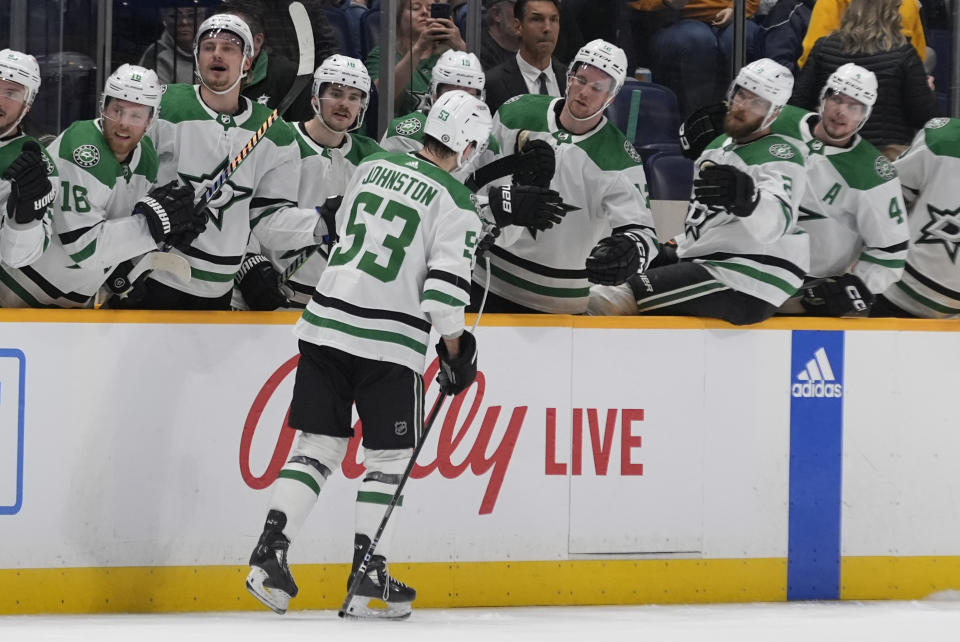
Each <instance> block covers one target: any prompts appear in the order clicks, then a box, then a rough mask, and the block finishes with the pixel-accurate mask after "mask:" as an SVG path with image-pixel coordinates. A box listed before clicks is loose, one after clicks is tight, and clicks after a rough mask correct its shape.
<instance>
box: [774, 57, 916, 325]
mask: <svg viewBox="0 0 960 642" xmlns="http://www.w3.org/2000/svg"><path fill="white" fill-rule="evenodd" d="M876 98H877V78H876V76H875V75H874V74H873V72H871V71H869V70H867V69H864V68H863V67H860V66H858V65H855V64H853V63H847V64H845V65H842V66H841V67H839V68H838V69H837V70H836V71H835V72H834V73H833V74H832V75H831V76H830V77H829V78H828V79H827V82H826V84H825V85H824V87H823V90H822V91H821V94H820V112H819V114H816V113H810V112H806V111H804V110H802V109H798V108H796V107H791V106H787V107H785V108H784V110H783V112H782V113H781V114H780V116H779V117H778V118H777V120H776V121H775V122H774V123H773V125H772V126H771V131H773V133H775V134H780V135H781V136H784V137H786V138H788V139H789V140H790V142H792V143H793V144H794V145H795V146H796V147H797V148H798V149H799V150H801V151H802V152H803V153H804V155H805V157H806V173H807V189H806V190H805V191H804V193H803V199H802V200H801V202H800V226H801V227H802V228H803V229H804V230H805V231H806V232H807V234H808V235H809V236H810V270H809V276H810V277H813V278H814V279H816V281H814V283H815V284H814V285H811V286H810V287H805V288H804V289H803V290H802V294H803V297H802V299H801V300H800V302H801V304H802V306H803V309H805V310H806V312H808V313H809V314H816V315H820V316H848V315H865V314H866V313H867V311H868V310H869V309H870V306H871V305H873V301H874V299H875V297H876V295H877V294H880V293H881V292H884V291H885V290H886V289H887V288H888V287H889V286H890V285H891V284H892V283H894V282H895V281H898V280H899V279H900V276H901V274H902V273H903V265H904V259H905V257H906V255H907V235H908V234H907V223H906V208H905V206H904V203H903V197H902V196H901V189H900V181H899V180H898V179H897V173H896V170H894V168H893V165H891V164H890V161H888V160H887V158H886V156H884V155H882V154H881V153H880V151H879V150H877V148H876V147H874V146H873V145H871V144H870V143H868V142H867V141H866V140H864V139H862V138H860V136H858V135H857V132H858V131H859V130H860V128H861V127H863V125H864V123H866V122H867V119H868V118H869V117H870V111H871V109H872V107H873V104H874V101H876Z"/></svg>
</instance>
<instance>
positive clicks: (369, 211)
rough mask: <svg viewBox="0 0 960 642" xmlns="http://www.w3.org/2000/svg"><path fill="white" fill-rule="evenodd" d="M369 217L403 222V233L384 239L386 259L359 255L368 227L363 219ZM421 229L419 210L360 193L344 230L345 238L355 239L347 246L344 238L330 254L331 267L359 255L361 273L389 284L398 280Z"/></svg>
mask: <svg viewBox="0 0 960 642" xmlns="http://www.w3.org/2000/svg"><path fill="white" fill-rule="evenodd" d="M361 214H362V215H363V216H361ZM366 217H372V218H376V217H380V218H381V219H383V220H384V221H388V222H389V221H394V220H396V219H401V220H402V221H403V229H401V230H400V233H399V234H397V235H391V236H387V237H385V238H384V239H383V249H384V250H386V251H387V254H388V255H387V256H384V255H380V254H376V253H374V252H371V251H369V250H366V251H364V252H363V254H360V250H362V249H363V241H364V239H365V238H366V236H367V226H366V224H364V222H363V220H361V219H363V218H366ZM418 227H420V214H419V213H418V212H417V210H415V209H413V208H412V207H407V206H406V205H403V204H402V203H398V202H396V201H391V200H385V199H384V198H383V197H382V196H377V195H376V194H373V193H371V192H360V193H359V194H358V195H357V197H356V198H355V199H354V200H353V206H352V207H351V208H350V218H349V219H348V220H347V226H346V228H345V229H344V236H349V237H352V240H351V242H350V246H349V247H347V246H346V242H345V239H343V238H341V239H340V242H339V243H338V244H337V247H336V248H334V250H333V254H331V255H330V261H329V263H328V265H331V266H332V265H347V264H348V263H350V262H352V261H353V260H354V259H356V258H357V255H358V254H359V255H360V260H359V262H358V263H357V269H358V270H362V271H364V272H366V273H367V274H369V275H370V276H372V277H374V278H376V279H379V280H380V281H383V282H384V283H389V282H391V281H393V280H394V279H396V278H397V274H399V272H400V266H401V265H403V259H404V257H405V256H406V254H407V248H408V247H409V246H410V243H411V242H413V237H414V236H415V235H416V233H417V228H418ZM384 259H385V260H384Z"/></svg>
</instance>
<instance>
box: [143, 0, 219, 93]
mask: <svg viewBox="0 0 960 642" xmlns="http://www.w3.org/2000/svg"><path fill="white" fill-rule="evenodd" d="M160 15H161V16H162V18H163V34H161V36H160V40H158V41H157V42H155V43H153V44H152V45H150V46H149V47H147V50H146V51H144V52H143V55H142V56H140V62H139V64H140V66H142V67H146V68H147V69H155V70H156V72H157V78H158V79H159V80H160V84H162V85H166V84H169V83H185V84H188V85H192V84H193V80H194V78H193V69H194V67H193V36H194V34H195V33H196V32H197V25H199V24H200V23H201V22H203V21H204V20H205V19H206V17H207V10H206V8H205V7H177V8H172V7H171V8H163V9H161V10H160Z"/></svg>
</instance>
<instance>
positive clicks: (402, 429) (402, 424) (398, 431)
mask: <svg viewBox="0 0 960 642" xmlns="http://www.w3.org/2000/svg"><path fill="white" fill-rule="evenodd" d="M393 434H395V435H396V436H397V437H403V436H404V435H405V434H407V422H406V421H395V422H393Z"/></svg>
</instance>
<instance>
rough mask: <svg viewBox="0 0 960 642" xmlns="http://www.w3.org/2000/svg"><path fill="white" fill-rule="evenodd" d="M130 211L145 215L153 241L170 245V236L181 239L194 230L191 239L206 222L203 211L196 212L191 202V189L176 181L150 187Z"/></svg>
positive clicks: (180, 240)
mask: <svg viewBox="0 0 960 642" xmlns="http://www.w3.org/2000/svg"><path fill="white" fill-rule="evenodd" d="M133 213H134V214H141V215H143V216H144V217H145V218H146V219H147V227H148V228H149V229H150V236H152V237H153V240H154V241H156V242H157V243H168V244H170V245H173V243H172V242H171V238H172V239H174V240H176V241H178V242H182V239H183V238H184V237H185V236H188V235H189V234H190V233H193V232H196V233H195V234H193V236H192V237H191V238H190V240H191V241H192V240H193V239H194V238H196V237H197V234H199V233H200V232H201V231H203V228H204V227H206V224H207V214H206V211H205V210H200V211H199V212H198V211H197V209H196V208H195V207H194V205H193V190H192V189H190V188H189V187H187V186H178V185H177V182H176V181H170V182H169V183H167V184H166V185H162V186H160V187H155V188H153V189H152V190H150V193H149V194H147V195H146V196H145V197H144V198H142V199H140V200H139V201H137V203H136V205H134V206H133Z"/></svg>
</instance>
